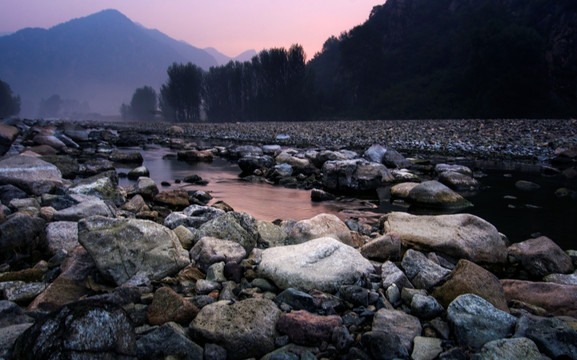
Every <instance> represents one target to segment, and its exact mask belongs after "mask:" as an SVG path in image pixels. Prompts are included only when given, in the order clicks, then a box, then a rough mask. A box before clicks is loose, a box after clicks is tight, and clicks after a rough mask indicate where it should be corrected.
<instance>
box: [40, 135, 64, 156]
mask: <svg viewBox="0 0 577 360" xmlns="http://www.w3.org/2000/svg"><path fill="white" fill-rule="evenodd" d="M32 141H33V142H34V143H35V144H38V145H45V146H50V147H51V148H53V149H54V150H56V151H58V152H63V151H64V150H66V144H64V143H63V142H62V141H61V140H60V139H58V138H57V137H56V136H54V135H53V132H52V133H47V132H44V133H40V134H37V135H36V136H34V137H33V138H32Z"/></svg>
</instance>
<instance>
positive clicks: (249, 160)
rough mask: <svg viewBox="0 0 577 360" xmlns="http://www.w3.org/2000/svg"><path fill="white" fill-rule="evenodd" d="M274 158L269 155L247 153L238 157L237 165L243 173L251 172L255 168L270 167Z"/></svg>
mask: <svg viewBox="0 0 577 360" xmlns="http://www.w3.org/2000/svg"><path fill="white" fill-rule="evenodd" d="M273 165H274V159H273V158H272V156H270V155H261V156H256V155H249V156H244V157H242V158H240V159H238V167H240V169H241V171H242V173H243V174H252V173H253V172H254V171H255V170H262V169H270V168H271V167H272V166H273Z"/></svg>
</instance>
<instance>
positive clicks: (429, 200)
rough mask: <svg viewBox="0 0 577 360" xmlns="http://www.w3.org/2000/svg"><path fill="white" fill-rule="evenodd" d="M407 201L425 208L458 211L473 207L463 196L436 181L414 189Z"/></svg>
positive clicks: (423, 183) (421, 184)
mask: <svg viewBox="0 0 577 360" xmlns="http://www.w3.org/2000/svg"><path fill="white" fill-rule="evenodd" d="M407 200H408V201H409V202H410V203H411V204H412V205H414V206H416V207H423V208H435V209H451V210H456V209H464V208H467V207H471V206H473V204H471V203H470V202H469V201H468V200H466V199H465V198H463V197H462V196H461V195H459V194H458V193H456V192H454V191H453V190H451V189H450V188H448V187H447V186H445V185H443V184H441V183H440V182H438V181H435V180H431V181H425V182H422V183H420V184H419V185H417V186H415V187H414V188H412V189H411V191H409V196H408V197H407Z"/></svg>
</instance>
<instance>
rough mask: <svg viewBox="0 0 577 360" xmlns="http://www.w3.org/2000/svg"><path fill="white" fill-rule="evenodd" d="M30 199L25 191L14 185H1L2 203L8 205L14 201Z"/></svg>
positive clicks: (0, 196)
mask: <svg viewBox="0 0 577 360" xmlns="http://www.w3.org/2000/svg"><path fill="white" fill-rule="evenodd" d="M27 197H28V194H26V193H25V192H24V191H22V190H20V189H19V188H17V187H16V186H14V185H11V184H7V185H0V202H1V203H2V204H5V205H8V204H10V202H11V201H12V200H14V199H25V198H27Z"/></svg>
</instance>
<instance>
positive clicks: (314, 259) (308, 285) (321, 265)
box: [258, 237, 374, 292]
mask: <svg viewBox="0 0 577 360" xmlns="http://www.w3.org/2000/svg"><path fill="white" fill-rule="evenodd" d="M373 270H374V268H373V266H372V265H371V263H370V262H369V261H368V260H367V259H365V258H364V257H362V255H361V254H360V253H359V252H358V251H357V250H355V249H354V248H352V247H350V246H348V245H345V244H343V243H341V242H339V241H337V240H335V239H333V238H330V237H324V238H319V239H315V240H310V241H308V242H306V243H303V244H299V245H290V246H283V247H276V248H270V249H266V250H264V251H263V252H262V261H261V263H260V264H259V267H258V273H259V275H260V276H262V277H265V278H267V279H270V280H272V281H273V282H274V283H275V284H276V286H278V287H280V288H281V289H287V288H290V287H292V288H295V289H297V290H302V291H310V290H312V289H318V290H321V291H326V292H336V291H337V290H338V288H339V287H340V285H348V284H353V283H355V282H356V281H358V280H359V279H361V278H362V277H363V276H366V275H368V274H370V273H372V272H373Z"/></svg>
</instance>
